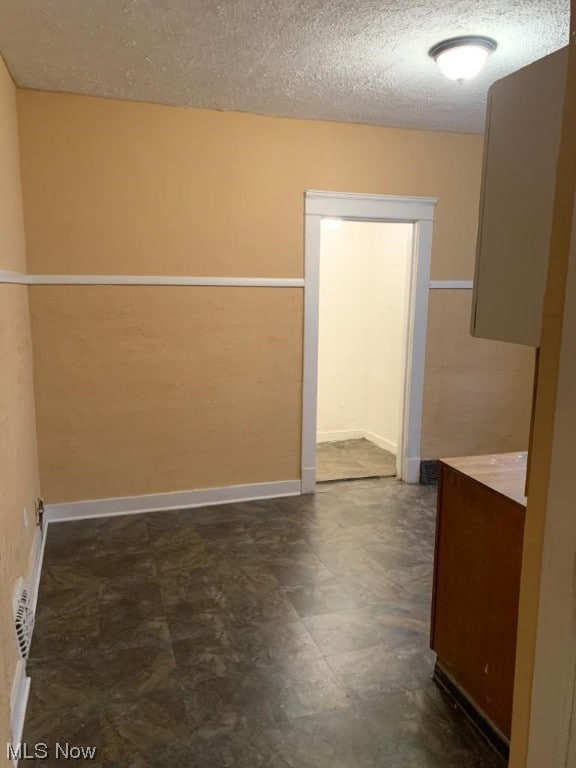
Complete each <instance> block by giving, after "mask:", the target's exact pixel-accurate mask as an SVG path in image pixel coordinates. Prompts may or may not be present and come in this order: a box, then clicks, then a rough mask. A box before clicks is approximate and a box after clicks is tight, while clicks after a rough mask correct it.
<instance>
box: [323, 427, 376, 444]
mask: <svg viewBox="0 0 576 768" xmlns="http://www.w3.org/2000/svg"><path fill="white" fill-rule="evenodd" d="M365 434H366V433H365V431H364V430H363V429H337V430H335V431H334V432H318V434H317V435H316V442H317V443H338V442H340V440H359V439H360V438H361V437H364V435H365Z"/></svg>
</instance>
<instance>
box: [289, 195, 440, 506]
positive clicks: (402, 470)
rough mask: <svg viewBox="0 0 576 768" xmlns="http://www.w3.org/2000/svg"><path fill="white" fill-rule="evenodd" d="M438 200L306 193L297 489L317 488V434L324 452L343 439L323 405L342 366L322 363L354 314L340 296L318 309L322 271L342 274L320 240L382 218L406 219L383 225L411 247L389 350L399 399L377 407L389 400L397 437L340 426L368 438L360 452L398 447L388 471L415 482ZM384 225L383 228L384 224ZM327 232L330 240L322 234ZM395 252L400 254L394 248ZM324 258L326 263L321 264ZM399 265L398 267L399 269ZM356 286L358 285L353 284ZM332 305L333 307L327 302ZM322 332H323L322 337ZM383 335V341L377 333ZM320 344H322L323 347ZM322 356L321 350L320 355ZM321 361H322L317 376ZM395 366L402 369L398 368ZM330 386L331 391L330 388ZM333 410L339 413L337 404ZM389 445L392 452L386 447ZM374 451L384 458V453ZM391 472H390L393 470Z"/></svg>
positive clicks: (333, 350) (375, 385)
mask: <svg viewBox="0 0 576 768" xmlns="http://www.w3.org/2000/svg"><path fill="white" fill-rule="evenodd" d="M436 202H437V200H436V199H435V198H428V197H393V196H389V195H361V194H346V193H340V192H317V191H309V192H307V193H306V205H305V286H304V375H303V396H302V493H314V492H315V488H316V479H317V459H318V449H317V445H318V440H320V448H321V451H322V452H329V451H330V447H329V446H328V447H324V446H325V444H326V443H337V442H344V441H339V440H338V439H337V438H338V435H334V434H330V433H334V432H338V431H339V430H338V429H337V428H336V427H338V426H339V422H338V421H337V420H336V418H334V419H332V418H331V417H330V419H328V410H330V408H329V407H328V406H327V403H328V401H329V400H330V397H332V399H333V400H337V399H338V398H337V397H335V396H334V393H335V392H336V390H337V389H338V387H340V386H341V385H342V384H343V383H344V381H343V380H342V381H337V380H336V379H337V377H340V376H342V371H340V373H337V372H336V373H334V372H332V374H329V373H326V369H325V364H326V361H327V360H328V361H329V360H330V359H331V355H332V356H334V355H337V354H338V348H339V346H340V347H342V346H343V345H344V342H343V337H342V334H344V335H346V334H348V332H349V329H350V328H351V326H346V323H343V322H342V320H343V315H345V313H347V312H349V311H350V312H351V308H350V307H348V306H347V303H346V301H347V300H346V299H345V298H344V299H342V300H341V301H340V302H338V301H336V300H334V301H333V300H332V299H330V298H328V297H327V296H324V298H323V299H322V308H321V290H323V288H322V286H321V273H322V272H324V285H325V286H326V284H327V283H326V281H327V280H328V284H329V283H330V281H332V282H333V283H334V285H335V283H336V282H338V281H340V282H344V276H343V275H339V276H337V275H336V272H337V270H334V269H333V267H332V272H333V274H331V276H330V274H329V273H328V272H327V270H328V269H330V268H331V267H330V264H329V262H327V260H326V258H324V259H322V241H323V237H324V241H325V243H326V242H328V243H330V240H331V239H332V237H331V235H330V236H329V233H333V234H334V235H337V233H338V232H339V231H340V230H341V229H342V228H345V229H344V231H345V232H348V231H350V232H352V231H356V230H354V229H353V228H354V226H356V227H358V226H362V225H365V224H366V223H367V224H371V225H373V226H378V227H379V226H380V225H382V224H384V225H398V224H399V225H404V228H403V229H402V230H401V229H398V230H397V232H396V230H392V229H390V227H388V231H389V232H390V233H394V234H393V235H390V237H393V236H394V237H396V236H397V237H399V238H400V239H401V237H402V236H404V237H405V238H407V236H408V233H409V234H410V237H409V245H408V244H407V245H406V249H407V252H408V255H407V257H406V271H405V272H404V273H403V274H404V279H405V282H404V283H403V286H404V289H405V293H404V300H403V302H400V303H401V304H402V310H401V312H402V313H403V318H402V320H403V330H402V331H401V332H400V334H401V337H402V338H399V339H398V342H399V343H398V349H397V352H396V353H395V355H394V359H395V360H398V359H399V360H400V363H399V364H396V366H395V367H396V374H395V375H394V376H392V377H390V378H391V379H394V380H395V381H396V382H398V380H399V386H398V388H397V400H396V403H395V404H394V407H393V408H392V405H393V400H394V399H395V395H394V394H393V392H392V390H391V394H389V396H388V397H386V398H384V397H383V398H381V399H380V401H379V404H380V405H383V403H384V401H385V402H386V404H389V405H390V406H391V410H394V411H395V413H396V416H397V421H396V427H395V428H394V427H393V428H392V430H391V431H390V433H389V434H391V435H394V433H395V435H396V437H395V440H394V437H391V438H389V437H387V436H386V435H382V434H381V433H380V432H378V431H377V430H378V429H380V428H381V427H378V426H375V427H374V429H370V425H369V424H368V423H367V422H366V424H365V425H364V426H362V427H360V426H358V427H357V428H352V427H350V429H349V430H348V425H345V428H344V429H343V430H342V431H344V432H346V431H348V435H347V437H348V438H349V439H352V440H366V443H362V444H357V446H356V447H357V448H359V449H360V450H363V449H364V451H368V450H370V451H371V450H372V446H374V448H379V449H380V450H388V452H389V453H392V454H393V455H394V453H393V450H395V461H394V459H390V458H389V457H388V461H389V466H390V469H389V472H390V473H391V474H396V475H397V477H398V478H399V479H400V480H404V481H406V482H409V483H416V482H418V480H419V476H420V437H421V430H422V402H423V392H424V362H425V350H426V330H427V320H428V292H429V288H430V260H431V250H432V227H433V219H434V207H435V205H436ZM334 219H336V220H338V224H337V225H336V226H335V225H334V224H330V223H329V222H328V223H324V224H323V223H322V222H323V221H325V220H334ZM340 221H341V222H342V223H341V224H340V223H339V222H340ZM331 227H332V229H331ZM366 231H368V230H366ZM382 231H383V232H384V230H382ZM379 232H380V230H379V229H378V230H373V233H374V234H373V239H375V240H376V241H377V239H378V237H379V234H378V233H379ZM400 232H403V235H400V234H399V233H400ZM327 236H328V237H329V239H326V237H327ZM396 250H397V251H398V252H399V249H398V248H396ZM363 258H364V257H363ZM353 260H354V256H352V257H350V259H349V261H351V262H353ZM374 260H375V259H374ZM325 263H326V264H328V266H326V267H325ZM384 265H385V260H384V261H383V262H381V263H378V264H376V265H375V266H374V269H375V270H376V272H377V271H378V268H379V267H380V266H384ZM348 266H350V264H349V263H348V262H347V263H345V264H344V265H343V267H348ZM343 271H345V270H343ZM399 271H400V272H401V273H402V269H400V270H399ZM358 273H359V270H356V271H355V272H354V274H355V276H356V278H358V280H359V279H360V278H359V276H358ZM356 278H355V279H356ZM372 282H374V280H373V281H372ZM376 282H377V281H376ZM356 287H357V288H358V286H356ZM372 288H374V290H375V291H376V293H377V285H376V286H375V285H372V286H371V288H370V290H372ZM348 290H352V286H351V285H349V286H348ZM366 290H368V289H366ZM366 296H367V294H366ZM331 303H332V304H333V305H335V306H331ZM357 303H359V302H357ZM365 303H367V302H365ZM376 303H377V302H376ZM365 309H366V308H365ZM325 310H326V313H329V314H330V315H331V316H332V318H334V316H336V319H335V320H334V319H333V322H334V323H336V326H337V327H338V330H335V328H332V330H330V328H329V326H328V330H326V328H325V323H323V324H322V329H321V327H320V321H321V314H320V313H321V311H322V313H323V314H324V313H325ZM366 311H367V310H366ZM338 312H340V318H338ZM395 315H396V316H397V317H399V316H400V313H395ZM378 317H380V316H379V315H378V313H377V312H376V314H375V318H378ZM381 319H382V318H381V317H380V320H381ZM378 322H379V320H378V319H375V320H374V327H375V331H374V333H373V336H374V337H375V338H377V337H378ZM320 333H321V334H322V336H320ZM338 334H340V335H341V337H340V339H339V338H335V336H337V335H338ZM382 334H383V330H382V329H381V336H382ZM364 341H367V339H364ZM380 341H382V338H381V339H380ZM320 342H321V344H322V350H321V349H320ZM347 345H348V346H349V347H350V348H352V347H353V344H352V343H351V340H350V339H348V340H347ZM381 351H382V350H380V352H381ZM320 354H322V360H321V361H320ZM373 354H374V353H373ZM381 357H384V355H381ZM332 362H333V363H334V366H336V365H337V364H342V367H343V368H350V367H351V366H350V363H349V362H348V363H347V362H346V361H345V360H343V359H342V357H341V358H340V360H339V361H338V360H337V361H334V360H332ZM373 362H374V361H373ZM379 362H384V363H385V362H386V361H385V360H384V361H382V360H380V361H379ZM319 363H320V364H321V365H322V370H321V371H320V379H319ZM329 367H330V366H328V368H329ZM375 367H377V366H375ZM389 367H390V366H389ZM398 369H400V373H399V374H398ZM348 373H350V374H352V373H353V371H350V372H348V371H346V374H347V375H348ZM330 377H334V378H333V380H332V381H329V379H330ZM352 378H353V377H352ZM319 381H320V387H321V390H320V391H319ZM378 382H379V379H378V374H376V373H374V374H373V388H374V391H375V392H377V391H378V388H379V386H380V384H379V383H378ZM330 390H331V392H332V395H330V394H327V393H328V392H329V391H330ZM319 394H320V398H321V400H322V402H321V403H320V401H319ZM332 410H333V411H335V412H336V411H337V409H332ZM341 410H343V409H341ZM366 418H367V417H366ZM350 423H351V422H350ZM379 423H380V422H379ZM326 424H328V427H326ZM374 424H376V422H374ZM354 431H356V432H361V434H359V435H357V436H354ZM350 433H352V434H350ZM368 433H369V434H370V436H369V437H367V435H368ZM380 438H382V439H380ZM352 447H354V446H352ZM390 448H392V449H393V450H390ZM377 455H379V456H380V458H382V456H381V454H377ZM394 465H395V466H394ZM324 469H325V466H323V467H322V477H323V479H328V477H327V476H326V473H324ZM393 470H395V471H394V472H393ZM360 471H362V470H360ZM363 476H366V475H363ZM371 476H374V475H371ZM377 476H381V475H377ZM334 479H336V478H334Z"/></svg>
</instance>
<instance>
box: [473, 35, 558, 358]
mask: <svg viewBox="0 0 576 768" xmlns="http://www.w3.org/2000/svg"><path fill="white" fill-rule="evenodd" d="M567 62H568V49H567V48H563V49H562V50H560V51H557V52H556V53H553V54H552V55H551V56H546V57H545V58H543V59H540V60H539V61H536V62H534V64H530V65H529V66H528V67H525V68H524V69H521V70H519V71H518V72H514V73H513V74H512V75H510V76H509V77H505V78H503V79H502V80H498V81H497V82H496V83H494V84H493V85H492V87H491V89H490V92H489V95H488V113H487V120H486V134H485V138H484V168H483V178H482V194H481V200H480V218H479V229H478V246H477V252H476V274H475V279H474V298H473V304H472V335H473V336H478V337H479V338H483V339H495V340H497V341H508V342H512V343H515V344H526V345H529V346H532V347H538V346H539V345H540V335H541V329H542V310H543V305H544V292H545V288H546V275H547V270H548V256H549V250H550V237H551V232H552V214H553V208H554V191H555V182H556V164H557V159H558V151H559V145H560V132H561V123H562V109H563V104H564V87H565V83H566V68H567Z"/></svg>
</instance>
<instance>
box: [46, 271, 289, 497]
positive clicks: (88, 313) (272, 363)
mask: <svg viewBox="0 0 576 768" xmlns="http://www.w3.org/2000/svg"><path fill="white" fill-rule="evenodd" d="M302 299H303V292H302V289H300V288H294V289H292V288H207V287H202V288H198V287H124V286H123V287H77V286H72V287H69V286H66V287H42V286H38V287H34V288H32V289H31V308H32V323H33V329H34V339H35V346H34V355H35V357H34V365H35V372H36V397H37V411H38V428H39V441H40V452H41V454H42V456H43V461H42V465H41V477H42V484H43V490H44V493H45V496H46V498H47V499H48V500H49V501H69V500H76V499H96V498H102V497H108V496H132V495H139V494H146V493H161V492H165V491H174V490H186V489H194V488H210V487H215V486H223V485H236V484H242V483H258V482H265V481H275V480H289V479H296V478H299V476H300V420H301V416H300V412H301V379H302V311H303V310H302Z"/></svg>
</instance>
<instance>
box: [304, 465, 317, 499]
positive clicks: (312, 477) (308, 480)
mask: <svg viewBox="0 0 576 768" xmlns="http://www.w3.org/2000/svg"><path fill="white" fill-rule="evenodd" d="M315 491H316V467H302V493H314V492H315Z"/></svg>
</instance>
